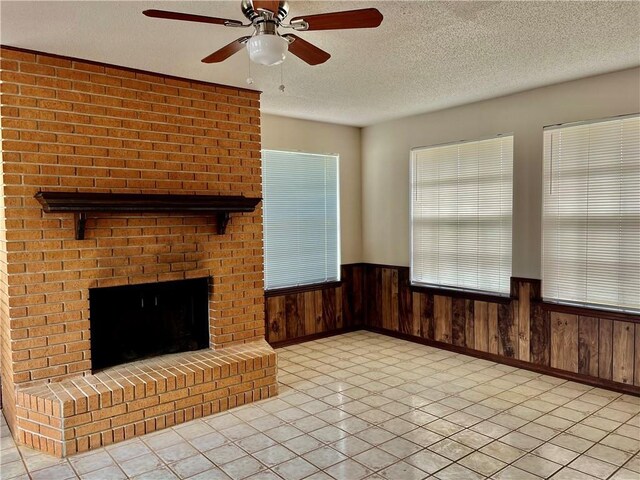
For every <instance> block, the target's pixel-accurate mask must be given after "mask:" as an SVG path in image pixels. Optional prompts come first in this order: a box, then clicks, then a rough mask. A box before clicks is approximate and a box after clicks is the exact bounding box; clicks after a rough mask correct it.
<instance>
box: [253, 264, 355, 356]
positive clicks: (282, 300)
mask: <svg viewBox="0 0 640 480" xmlns="http://www.w3.org/2000/svg"><path fill="white" fill-rule="evenodd" d="M363 272H364V266H363V265H362V264H351V265H342V267H341V271H340V279H341V280H340V282H335V283H328V284H321V285H316V286H313V285H311V286H304V287H294V288H287V289H279V290H272V291H267V292H266V293H265V296H266V302H265V308H266V323H267V325H266V327H267V328H266V331H267V341H268V342H269V343H270V344H271V345H273V346H282V345H286V344H289V343H297V342H300V341H305V340H311V339H314V338H318V337H322V336H327V335H333V334H336V333H341V332H346V331H349V330H357V329H359V328H361V327H362V318H363V286H364V276H363Z"/></svg>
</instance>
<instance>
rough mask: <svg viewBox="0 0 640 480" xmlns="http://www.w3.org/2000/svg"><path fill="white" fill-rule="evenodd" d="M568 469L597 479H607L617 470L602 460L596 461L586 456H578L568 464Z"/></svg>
mask: <svg viewBox="0 0 640 480" xmlns="http://www.w3.org/2000/svg"><path fill="white" fill-rule="evenodd" d="M569 467H571V468H573V469H574V470H579V471H581V472H583V473H587V474H589V475H593V476H594V477H597V478H607V477H608V476H609V475H611V474H612V473H613V472H615V471H616V469H617V468H618V467H616V466H615V465H612V464H611V463H607V462H603V461H602V460H597V459H595V458H592V457H589V456H586V455H580V456H579V457H578V458H576V459H575V460H574V461H573V462H571V463H570V464H569Z"/></svg>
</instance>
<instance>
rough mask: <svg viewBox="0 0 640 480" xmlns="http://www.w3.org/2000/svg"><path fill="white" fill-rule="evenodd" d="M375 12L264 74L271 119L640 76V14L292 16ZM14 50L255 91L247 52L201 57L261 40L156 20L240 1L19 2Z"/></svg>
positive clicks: (257, 76) (422, 107)
mask: <svg viewBox="0 0 640 480" xmlns="http://www.w3.org/2000/svg"><path fill="white" fill-rule="evenodd" d="M369 6H374V7H376V8H378V9H379V10H380V11H381V12H382V14H383V15H384V21H383V22H382V25H381V26H380V28H377V29H366V30H334V31H318V32H302V33H300V34H299V35H300V36H301V37H304V38H305V39H306V40H308V41H311V42H313V43H315V44H316V45H318V46H319V47H321V48H322V49H324V50H327V51H328V52H330V53H331V54H332V58H331V59H330V60H329V61H328V62H327V63H325V64H323V65H319V66H315V67H311V66H308V65H306V64H305V63H303V62H302V61H300V60H299V59H297V58H296V57H293V56H290V57H288V58H287V60H286V61H285V63H284V64H283V67H282V75H283V76H284V83H285V85H286V91H285V93H284V94H281V93H280V92H279V91H278V85H279V84H280V75H281V69H280V67H262V66H257V65H252V66H251V76H252V77H253V78H254V80H255V81H254V84H253V85H252V86H251V88H256V89H259V90H262V91H263V92H264V93H263V97H262V107H263V111H264V112H267V113H274V114H279V115H286V116H291V117H297V118H306V119H314V120H321V121H328V122H334V123H342V124H348V125H356V126H365V125H370V124H373V123H377V122H380V121H383V120H387V119H391V118H396V117H401V116H406V115H410V114H415V113H421V112H427V111H433V110H439V109H442V108H447V107H451V106H455V105H460V104H464V103H469V102H473V101H477V100H482V99H487V98H492V97H496V96H500V95H505V94H508V93H512V92H517V91H522V90H526V89H530V88H534V87H539V86H543V85H549V84H552V83H557V82H562V81H566V80H571V79H575V78H580V77H585V76H589V75H594V74H599V73H605V72H610V71H614V70H620V69H624V68H628V67H633V66H636V65H638V64H640V2H638V1H631V2H615V1H612V2H592V1H588V2H579V1H575V2H560V1H558V2H553V1H552V2H462V1H460V2H428V1H382V2H357V1H349V2H323V1H294V2H291V9H290V15H289V17H290V18H292V17H294V16H298V15H301V14H305V13H320V12H329V11H335V10H350V9H354V8H364V7H369ZM0 8H1V10H0V15H1V24H0V39H1V42H2V44H4V45H12V46H17V47H23V48H29V49H34V50H41V51H45V52H50V53H57V54H61V55H68V56H74V57H79V58H84V59H89V60H96V61H102V62H106V63H112V64H117V65H123V66H127V67H134V68H140V69H144V70H151V71H155V72H162V73H166V74H171V75H177V76H181V77H187V78H194V79H200V80H206V81H211V82H216V83H222V84H228V85H237V86H243V87H247V86H248V85H247V83H246V78H247V77H248V75H249V62H248V57H247V54H246V52H245V51H242V52H240V53H238V54H236V55H235V56H234V57H232V58H231V59H229V60H227V61H226V62H224V63H222V64H219V65H205V64H203V63H201V62H200V59H201V58H203V57H205V56H206V55H208V54H209V53H211V52H213V51H214V50H216V49H218V48H219V47H221V46H223V45H225V44H227V43H229V42H230V41H232V40H234V39H235V38H237V37H239V36H242V35H245V34H246V33H245V32H248V30H244V29H233V28H225V27H221V26H217V25H207V24H196V23H186V22H177V21H170V20H160V19H151V18H147V17H144V16H143V15H142V14H141V12H142V10H145V9H147V8H160V9H165V10H175V11H181V12H188V13H196V14H203V15H212V16H219V17H224V18H233V19H244V17H243V16H242V14H241V12H240V0H237V1H224V2H221V1H200V2H161V1H160V2H158V1H156V2H137V1H117V2H116V1H112V2H95V1H79V2H68V1H52V2H42V1H39V2H29V1H17V2H14V1H6V0H2V2H1V4H0Z"/></svg>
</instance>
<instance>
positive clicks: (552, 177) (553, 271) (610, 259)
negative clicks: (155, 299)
mask: <svg viewBox="0 0 640 480" xmlns="http://www.w3.org/2000/svg"><path fill="white" fill-rule="evenodd" d="M542 268H543V273H542V289H543V293H542V294H543V297H544V298H545V300H548V301H556V302H562V303H570V304H578V305H586V306H595V307H598V308H605V309H615V310H622V311H630V312H635V313H637V312H639V311H640V117H639V116H638V115H634V116H627V117H620V118H617V119H609V120H604V121H598V122H591V123H582V124H573V125H564V126H558V127H549V128H546V129H545V131H544V214H543V266H542Z"/></svg>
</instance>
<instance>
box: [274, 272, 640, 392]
mask: <svg viewBox="0 0 640 480" xmlns="http://www.w3.org/2000/svg"><path fill="white" fill-rule="evenodd" d="M341 278H342V280H341V282H339V283H336V284H326V285H322V286H317V287H316V288H313V287H311V288H306V289H303V288H300V289H289V290H281V291H279V292H271V293H267V301H266V313H267V314H266V318H267V340H268V341H269V343H271V344H272V345H274V346H278V345H284V344H289V343H296V342H300V341H305V340H307V339H313V338H318V337H320V336H327V335H332V334H336V333H341V332H344V331H348V330H357V329H367V330H371V331H375V332H379V333H384V334H387V335H393V336H396V337H400V338H404V339H406V340H411V341H416V342H420V343H424V344H427V345H432V346H435V347H439V348H444V349H448V350H454V351H456V352H461V353H466V354H469V355H473V356H476V357H481V358H485V359H488V360H491V361H495V362H500V363H505V364H509V365H513V366H517V367H520V368H527V369H530V370H536V371H539V372H544V373H548V374H550V375H555V376H561V377H563V378H567V379H571V380H575V381H580V382H585V383H589V384H592V385H598V386H602V387H605V388H613V389H616V390H620V391H624V392H627V393H632V394H636V395H640V317H639V316H637V315H625V314H620V313H614V312H606V311H601V310H590V309H583V308H574V307H567V306H562V305H555V304H549V303H544V302H542V300H541V298H540V280H535V279H525V278H515V277H513V278H512V279H511V294H510V295H509V296H506V297H499V296H490V295H478V294H473V293H467V292H458V291H454V290H444V289H442V290H441V289H428V288H421V287H412V286H411V285H410V280H409V268H408V267H398V266H389V265H375V264H352V265H343V266H342V277H341Z"/></svg>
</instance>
